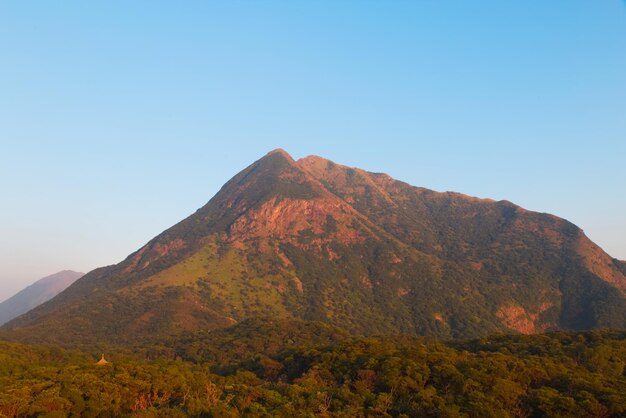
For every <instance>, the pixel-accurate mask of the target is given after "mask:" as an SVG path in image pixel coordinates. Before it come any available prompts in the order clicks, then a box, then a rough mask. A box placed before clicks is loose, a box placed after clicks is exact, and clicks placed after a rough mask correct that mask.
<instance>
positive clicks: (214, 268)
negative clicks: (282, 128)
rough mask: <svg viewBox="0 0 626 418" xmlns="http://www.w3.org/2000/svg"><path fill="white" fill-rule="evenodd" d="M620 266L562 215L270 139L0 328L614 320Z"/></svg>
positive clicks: (394, 326) (37, 333) (151, 331)
mask: <svg viewBox="0 0 626 418" xmlns="http://www.w3.org/2000/svg"><path fill="white" fill-rule="evenodd" d="M619 264H620V263H619V262H618V261H617V260H614V259H612V258H611V257H609V256H608V255H607V254H606V253H604V252H603V251H602V250H601V249H600V248H599V247H598V246H597V245H595V244H594V243H593V242H591V241H590V240H589V239H588V238H587V237H586V236H585V235H584V233H583V232H582V230H581V229H580V228H578V227H576V226H575V225H573V224H571V223H570V222H568V221H566V220H564V219H561V218H558V217H556V216H553V215H549V214H541V213H537V212H532V211H528V210H525V209H523V208H521V207H519V206H517V205H514V204H512V203H511V202H508V201H493V200H491V199H478V198H474V197H471V196H466V195H463V194H460V193H453V192H444V193H440V192H434V191H432V190H428V189H425V188H421V187H414V186H411V185H409V184H407V183H404V182H401V181H398V180H395V179H393V178H391V177H390V176H388V175H386V174H382V173H370V172H367V171H364V170H360V169H358V168H351V167H346V166H342V165H339V164H336V163H334V162H332V161H330V160H326V159H323V158H321V157H316V156H308V157H304V158H301V159H299V160H294V159H293V158H292V157H291V156H290V155H289V154H288V153H287V152H286V151H284V150H281V149H278V150H274V151H271V152H270V153H268V154H266V155H265V156H264V157H263V158H261V159H259V160H257V161H256V162H254V163H253V164H251V165H250V166H249V167H247V168H245V169H244V170H242V171H241V172H240V173H239V174H237V175H235V176H234V177H233V178H232V179H231V180H229V181H228V182H227V183H226V184H225V185H224V186H223V187H222V188H221V189H220V191H218V193H217V194H216V195H215V196H214V197H213V198H212V199H210V201H209V202H208V203H207V204H206V205H204V206H203V207H201V208H200V209H198V210H197V211H196V212H195V213H194V214H192V215H190V216H189V217H187V218H186V219H184V220H182V221H181V222H179V223H177V224H175V225H174V226H172V227H171V228H169V229H167V230H166V231H164V232H162V233H161V234H159V235H157V236H156V237H155V238H153V239H152V240H150V241H149V242H148V243H147V244H146V245H145V246H143V247H142V248H140V249H139V250H137V251H136V252H134V253H132V254H131V255H129V256H128V257H127V258H126V259H125V260H123V261H122V262H121V263H119V264H117V265H114V266H109V267H106V268H103V269H98V270H95V271H94V272H90V273H89V274H88V275H86V276H85V278H83V279H81V280H79V281H78V282H77V283H76V284H74V285H73V286H72V287H71V288H69V289H68V291H66V292H64V293H63V294H62V295H60V296H59V297H57V298H56V299H54V300H52V301H50V302H48V303H46V304H44V305H42V306H41V307H39V308H37V309H36V310H34V311H32V312H31V313H29V314H27V315H24V316H22V317H20V318H17V319H16V320H14V321H12V322H11V323H9V324H8V325H7V326H5V327H4V328H3V329H4V330H8V331H9V334H10V335H12V336H13V337H14V338H18V339H26V340H28V339H29V338H34V339H38V338H40V339H41V338H43V339H46V338H50V337H49V336H48V335H44V333H43V329H45V328H47V327H48V328H49V327H52V328H53V329H58V330H59V333H58V334H59V335H71V338H69V340H99V339H102V338H104V335H105V334H106V335H111V336H113V339H119V340H120V341H124V340H129V339H131V340H132V339H136V338H143V339H147V340H149V339H150V338H153V337H155V336H159V335H171V334H175V333H177V332H182V331H185V330H191V331H193V330H196V329H199V328H201V329H215V328H222V327H226V326H230V325H232V324H235V323H237V322H240V321H241V320H244V319H246V318H249V317H254V316H267V317H277V318H299V319H304V320H314V321H321V322H326V323H329V324H330V325H333V326H337V327H339V328H342V329H346V330H347V331H348V332H350V333H352V334H355V335H364V334H368V335H369V334H384V333H398V334H409V335H434V336H437V337H440V338H451V337H473V336H480V335H484V334H486V333H493V332H521V333H535V332H542V331H548V330H555V329H570V328H571V329H587V328H595V327H599V326H620V327H624V326H626V323H625V321H626V320H625V319H624V318H626V301H625V298H624V289H626V276H625V273H626V272H624V271H623V269H622V268H621V267H620V266H619ZM63 317H71V318H72V320H71V321H69V322H68V321H66V322H63V321H62V320H61V318H63Z"/></svg>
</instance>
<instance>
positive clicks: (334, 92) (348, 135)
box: [0, 0, 626, 300]
mask: <svg viewBox="0 0 626 418" xmlns="http://www.w3.org/2000/svg"><path fill="white" fill-rule="evenodd" d="M277 147H282V148H285V149H286V150H287V151H289V152H290V153H291V154H292V155H293V156H294V157H296V158H298V157H302V156H305V155H308V154H317V155H321V156H324V157H327V158H330V159H332V160H334V161H336V162H338V163H343V164H347V165H352V166H358V167H362V168H365V169H368V170H372V171H383V172H387V173H389V174H391V175H392V176H394V177H396V178H398V179H401V180H404V181H407V182H409V183H411V184H414V185H419V186H424V187H428V188H432V189H435V190H439V191H444V190H454V191H460V192H463V193H467V194H471V195H476V196H480V197H491V198H495V199H507V200H511V201H513V202H515V203H517V204H520V205H522V206H524V207H527V208H529V209H532V210H537V211H542V212H551V213H554V214H556V215H559V216H562V217H565V218H567V219H569V220H571V221H572V222H574V223H576V224H577V225H579V226H580V227H581V228H583V229H584V230H585V231H586V233H587V234H588V235H589V236H590V237H591V238H592V239H593V240H594V241H596V242H597V243H598V244H600V245H601V246H602V247H603V248H605V249H606V250H607V251H608V252H609V254H611V255H612V256H615V257H618V258H622V259H626V218H625V216H624V214H626V185H625V183H626V7H625V4H624V2H623V1H618V0H615V1H609V0H593V1H589V0H550V1H546V0H532V1H528V0H524V1H521V0H519V1H502V0H493V1H478V0H477V1H466V0H458V1H445V0H436V1H435V0H429V1H425V0H424V1H418V0H415V1H395V2H394V1H347V0H345V1H332V2H331V1H328V2H325V1H310V2H303V1H295V2H294V1H285V2H269V1H260V0H259V1H246V2H239V1H223V2H205V1H198V2H191V1H190V2H157V1H133V2H127V1H119V2H118V1H106V2H85V1H76V2H67V1H58V2H57V1H55V2H25V1H15V2H2V3H0V193H1V196H2V197H1V200H0V300H1V299H4V298H5V297H8V296H10V294H12V293H13V292H15V291H17V290H19V289H20V288H22V287H24V286H25V285H26V284H29V283H30V282H32V281H34V280H35V279H37V278H40V277H43V276H45V275H48V274H50V273H53V272H55V271H58V270H61V269H66V268H67V269H74V270H82V271H88V270H90V269H92V268H95V267H97V266H101V265H106V264H112V263H116V262H119V261H120V260H122V259H123V258H124V257H125V256H126V255H127V254H129V253H130V252H132V251H134V250H135V249H137V248H139V247H140V246H141V245H143V244H144V243H145V242H146V241H148V240H149V239H150V238H152V237H153V236H154V235H156V234H158V233H159V232H160V231H162V230H163V229H165V228H166V227H168V226H170V225H172V224H174V223H176V222H177V221H179V220H180V219H182V218H183V217H185V216H187V215H188V214H190V213H192V212H193V211H194V210H195V209H197V208H198V207H200V206H202V205H203V204H204V203H205V202H206V201H208V200H209V199H210V198H211V197H212V196H213V195H214V194H215V192H216V191H217V190H218V189H219V187H220V186H221V185H222V184H223V183H224V182H225V181H226V180H228V179H229V178H230V177H231V176H233V175H234V174H235V173H236V172H238V171H239V170H241V169H242V168H244V167H245V166H247V165H248V164H250V163H251V162H253V161H254V160H256V159H258V158H259V157H261V156H262V155H264V154H265V153H266V152H267V151H269V150H271V149H273V148H277Z"/></svg>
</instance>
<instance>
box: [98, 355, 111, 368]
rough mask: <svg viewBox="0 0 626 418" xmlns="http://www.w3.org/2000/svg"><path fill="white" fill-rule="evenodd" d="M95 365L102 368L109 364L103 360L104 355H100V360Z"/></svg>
mask: <svg viewBox="0 0 626 418" xmlns="http://www.w3.org/2000/svg"><path fill="white" fill-rule="evenodd" d="M96 364H97V365H98V366H104V365H105V364H109V362H108V361H106V360H105V359H104V354H102V357H101V358H100V361H98V362H97V363H96Z"/></svg>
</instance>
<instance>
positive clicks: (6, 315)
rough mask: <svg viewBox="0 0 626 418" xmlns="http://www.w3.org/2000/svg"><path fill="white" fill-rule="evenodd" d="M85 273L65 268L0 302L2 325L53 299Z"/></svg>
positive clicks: (0, 321)
mask: <svg viewBox="0 0 626 418" xmlns="http://www.w3.org/2000/svg"><path fill="white" fill-rule="evenodd" d="M83 275H84V273H78V272H76V271H71V270H63V271H60V272H58V273H55V274H52V275H50V276H47V277H44V278H43V279H41V280H38V281H36V282H35V283H33V284H31V285H30V286H28V287H27V288H25V289H23V290H21V291H19V292H18V293H16V294H15V295H14V296H12V297H10V298H9V299H7V300H5V301H4V302H2V303H0V325H2V324H4V323H6V322H9V321H10V320H11V319H13V318H15V317H17V316H19V315H21V314H23V313H25V312H28V311H30V310H31V309H33V308H34V307H36V306H39V305H41V304H42V303H44V302H46V301H48V300H50V299H52V298H53V297H55V296H56V295H58V294H59V293H60V292H62V291H63V290H65V289H66V288H67V287H68V286H69V285H71V284H72V283H74V282H75V281H76V280H78V279H79V278H81V277H82V276H83Z"/></svg>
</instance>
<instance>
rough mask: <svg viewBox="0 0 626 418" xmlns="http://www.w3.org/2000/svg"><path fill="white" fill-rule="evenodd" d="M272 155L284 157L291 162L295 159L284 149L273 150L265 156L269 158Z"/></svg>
mask: <svg viewBox="0 0 626 418" xmlns="http://www.w3.org/2000/svg"><path fill="white" fill-rule="evenodd" d="M272 155H282V156H283V157H285V158H286V159H288V160H289V161H294V160H293V158H292V157H291V155H289V153H288V152H287V151H285V150H284V149H282V148H276V149H273V150H271V151H270V152H268V153H267V154H265V156H266V157H269V156H272Z"/></svg>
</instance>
